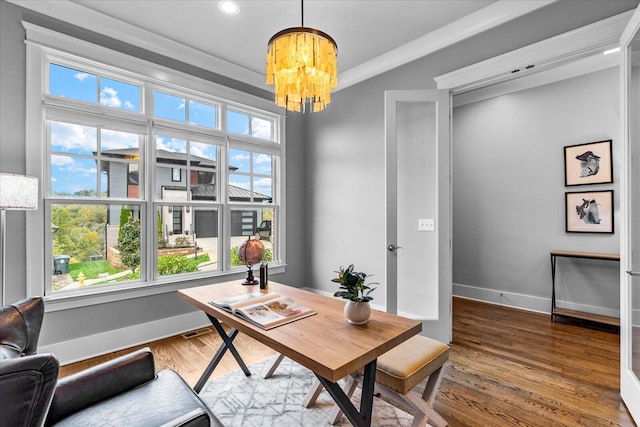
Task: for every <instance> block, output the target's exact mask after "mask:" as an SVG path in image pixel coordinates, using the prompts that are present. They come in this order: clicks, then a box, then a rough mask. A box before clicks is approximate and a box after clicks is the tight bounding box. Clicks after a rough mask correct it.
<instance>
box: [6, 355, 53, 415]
mask: <svg viewBox="0 0 640 427" xmlns="http://www.w3.org/2000/svg"><path fill="white" fill-rule="evenodd" d="M58 368H59V364H58V360H57V359H56V358H55V357H54V356H53V355H52V354H36V355H33V356H25V357H20V358H17V359H5V360H0V401H1V402H2V403H1V404H0V425H2V426H18V425H23V426H42V425H44V420H45V417H46V415H47V410H48V409H49V405H50V404H51V399H53V393H54V390H55V386H56V381H57V379H58Z"/></svg>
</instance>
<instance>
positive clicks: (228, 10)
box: [218, 0, 240, 15]
mask: <svg viewBox="0 0 640 427" xmlns="http://www.w3.org/2000/svg"><path fill="white" fill-rule="evenodd" d="M218 9H220V12H222V13H224V14H225V15H237V14H238V13H239V12H240V6H238V3H236V2H234V1H233V0H221V1H219V2H218Z"/></svg>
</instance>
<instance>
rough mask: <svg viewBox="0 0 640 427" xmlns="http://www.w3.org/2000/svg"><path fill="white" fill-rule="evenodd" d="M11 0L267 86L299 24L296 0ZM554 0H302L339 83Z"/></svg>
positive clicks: (306, 22)
mask: <svg viewBox="0 0 640 427" xmlns="http://www.w3.org/2000/svg"><path fill="white" fill-rule="evenodd" d="M9 1H12V2H13V3H16V4H19V5H21V6H24V7H26V8H29V9H32V10H35V11H38V12H41V13H44V14H47V15H50V16H53V17H55V18H58V19H62V20H64V21H67V22H71V23H73V24H74V25H79V26H81V27H84V28H87V29H91V30H93V31H97V32H101V33H104V34H107V35H110V36H112V37H116V38H118V39H121V40H123V41H128V42H133V43H137V44H138V45H140V44H141V43H144V45H145V46H144V47H146V48H148V49H153V50H154V51H156V52H159V53H163V54H169V55H172V57H175V58H177V59H181V60H187V61H189V62H190V63H194V64H195V65H200V66H203V65H205V64H207V65H208V66H209V67H210V65H211V61H216V62H215V64H216V67H215V70H213V71H216V72H218V73H220V74H223V75H226V76H228V77H231V78H235V79H237V80H240V81H244V82H245V83H249V84H252V85H255V86H259V87H262V88H265V89H266V88H267V86H266V85H265V84H264V67H265V55H266V51H267V42H268V41H269V39H270V38H271V36H272V35H273V34H275V33H276V32H278V31H280V30H282V29H284V28H288V27H296V26H300V25H301V24H302V22H301V3H300V1H298V0H236V2H237V3H238V4H239V6H240V13H238V14H237V15H234V16H228V15H223V14H222V13H221V12H220V11H219V10H218V7H217V3H218V1H217V0H55V1H52V0H39V1H27V0H9ZM553 1H555V0H529V1H514V0H500V1H490V0H455V1H452V0H387V1H384V0H369V1H367V0H306V1H305V2H304V25H305V26H308V27H313V28H316V29H318V30H321V31H324V32H326V33H327V34H329V35H330V36H332V37H333V38H334V40H335V41H336V43H337V44H338V72H339V78H338V80H339V83H340V86H339V89H340V88H342V87H346V86H347V85H351V84H354V83H357V82H358V81H361V80H364V79H366V78H369V77H372V76H373V75H375V74H379V73H381V72H384V71H387V70H389V69H392V68H394V67H397V66H399V65H402V64H404V63H407V62H409V61H412V60H414V59H417V58H419V57H421V56H424V55H426V54H428V53H431V52H433V51H435V50H438V49H441V48H443V47H446V46H447V45H450V44H453V43H456V42H458V41H460V40H463V39H465V38H467V37H471V36H473V35H475V34H478V33H480V32H482V31H485V30H487V29H489V28H492V27H495V26H497V25H500V24H502V23H504V22H506V21H508V20H510V19H514V18H516V17H518V16H521V15H523V14H526V13H529V12H531V11H533V10H535V9H538V8H540V7H544V6H545V5H547V4H549V3H552V2H553ZM172 52H175V53H173V54H172ZM181 55H182V56H181ZM189 58H193V59H189ZM210 68H211V67H210Z"/></svg>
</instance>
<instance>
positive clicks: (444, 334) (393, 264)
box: [385, 90, 452, 343]
mask: <svg viewBox="0 0 640 427" xmlns="http://www.w3.org/2000/svg"><path fill="white" fill-rule="evenodd" d="M449 101H450V99H449V92H448V91H447V90H416V91H387V92H385V144H386V161H385V163H386V165H385V166H386V209H387V212H386V214H387V215H386V227H387V230H386V236H387V243H386V244H387V247H386V248H385V249H386V251H387V266H386V267H387V268H386V296H385V301H386V310H387V311H388V312H390V313H397V314H399V315H402V316H405V317H410V318H415V319H418V320H421V321H422V334H423V335H426V336H429V337H432V338H434V339H437V340H439V341H442V342H446V343H449V342H451V337H452V326H451V282H452V263H451V155H450V152H451V150H450V143H449V129H450V121H449V117H450V102H449Z"/></svg>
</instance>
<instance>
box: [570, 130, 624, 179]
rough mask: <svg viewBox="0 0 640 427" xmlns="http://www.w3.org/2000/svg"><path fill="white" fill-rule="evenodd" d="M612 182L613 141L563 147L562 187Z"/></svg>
mask: <svg viewBox="0 0 640 427" xmlns="http://www.w3.org/2000/svg"><path fill="white" fill-rule="evenodd" d="M612 182H613V141H612V140H611V139H607V140H604V141H596V142H589V143H586V144H577V145H568V146H566V147H564V185H565V186H566V187H571V186H575V185H592V184H610V183H612Z"/></svg>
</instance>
